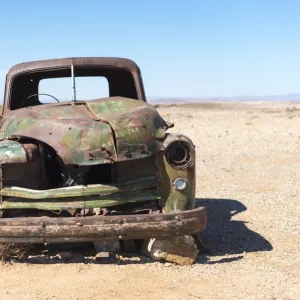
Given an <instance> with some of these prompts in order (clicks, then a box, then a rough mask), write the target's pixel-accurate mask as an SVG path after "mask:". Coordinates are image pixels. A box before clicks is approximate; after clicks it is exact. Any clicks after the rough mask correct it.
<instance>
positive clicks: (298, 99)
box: [148, 93, 300, 104]
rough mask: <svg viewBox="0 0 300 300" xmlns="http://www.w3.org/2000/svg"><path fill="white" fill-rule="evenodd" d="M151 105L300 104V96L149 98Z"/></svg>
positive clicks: (295, 94) (293, 94)
mask: <svg viewBox="0 0 300 300" xmlns="http://www.w3.org/2000/svg"><path fill="white" fill-rule="evenodd" d="M148 100H149V102H151V103H157V104H159V103H182V102H184V103H187V102H189V103H196V102H219V101H238V102H246V101H251V102H252V101H254V102H257V101H263V102H265V101H274V102H275V101H276V102H300V94H297V93H291V94H284V95H269V96H232V97H197V98H196V97H186V98H176V97H149V98H148Z"/></svg>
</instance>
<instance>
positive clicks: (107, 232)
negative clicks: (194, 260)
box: [0, 207, 207, 243]
mask: <svg viewBox="0 0 300 300" xmlns="http://www.w3.org/2000/svg"><path fill="white" fill-rule="evenodd" d="M206 221H207V216H206V210H205V208H204V207H200V208H196V209H192V210H187V211H183V212H177V213H162V214H150V215H121V216H92V217H70V218H46V217H32V218H31V217H28V218H2V219H0V242H1V243H60V242H63V243H66V242H89V241H95V240H101V239H145V238H152V237H163V238H164V237H172V236H173V237H174V236H179V235H187V234H188V235H189V234H194V233H198V232H202V231H204V229H205V226H206Z"/></svg>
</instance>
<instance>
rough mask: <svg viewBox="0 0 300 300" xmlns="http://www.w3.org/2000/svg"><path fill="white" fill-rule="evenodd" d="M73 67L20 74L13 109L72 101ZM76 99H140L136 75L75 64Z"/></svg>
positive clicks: (11, 102)
mask: <svg viewBox="0 0 300 300" xmlns="http://www.w3.org/2000/svg"><path fill="white" fill-rule="evenodd" d="M71 75H72V74H71V67H70V68H64V69H59V70H58V69H50V70H40V71H39V70H37V71H35V72H31V73H23V74H19V75H17V76H16V77H15V78H14V80H13V83H12V87H11V98H10V109H11V110H14V109H19V108H22V107H28V106H36V105H43V104H49V103H56V102H66V101H72V96H73V87H72V77H71ZM74 75H75V82H76V100H77V101H89V100H94V99H99V98H104V97H115V96H120V97H126V98H132V99H138V96H137V91H136V87H135V81H134V77H133V75H132V73H131V72H129V71H128V70H126V69H121V68H106V69H104V68H103V67H102V68H95V67H75V71H74Z"/></svg>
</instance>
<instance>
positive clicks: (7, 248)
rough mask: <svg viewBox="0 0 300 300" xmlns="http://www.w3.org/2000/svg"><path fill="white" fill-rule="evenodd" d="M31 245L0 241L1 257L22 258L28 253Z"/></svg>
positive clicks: (3, 258)
mask: <svg viewBox="0 0 300 300" xmlns="http://www.w3.org/2000/svg"><path fill="white" fill-rule="evenodd" d="M30 248H31V245H29V244H14V243H10V244H2V243H0V259H1V260H7V259H9V258H11V257H17V258H22V257H24V255H25V254H26V253H28V251H29V249H30Z"/></svg>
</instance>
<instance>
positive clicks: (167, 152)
mask: <svg viewBox="0 0 300 300" xmlns="http://www.w3.org/2000/svg"><path fill="white" fill-rule="evenodd" d="M71 66H72V67H73V68H74V70H75V74H76V72H77V73H78V76H91V75H93V76H95V75H97V76H103V77H106V78H107V80H108V82H109V87H110V92H109V93H110V94H109V97H107V98H102V99H96V100H90V101H80V100H79V101H76V102H74V101H66V102H64V103H49V104H42V103H40V102H39V100H38V98H37V99H36V100H32V95H38V85H39V82H40V81H41V80H43V79H45V78H60V77H64V76H65V77H67V76H69V75H68V74H69V73H70V70H69V68H70V67H71ZM74 66H75V67H74ZM52 93H53V94H54V93H55V91H52ZM0 126H1V127H0V199H1V203H0V211H1V216H2V218H0V242H20V243H26V242H41V241H43V242H61V241H64V242H68V241H72V242H73V241H76V240H78V241H90V240H95V239H102V238H119V239H129V238H143V237H145V238H146V237H156V236H163V237H166V236H173V235H183V234H194V233H197V232H199V231H203V230H204V228H205V224H206V213H205V209H204V208H200V209H194V200H195V149H194V145H193V143H192V141H191V140H190V139H189V138H187V137H186V136H183V135H180V134H168V133H167V132H166V131H167V130H168V128H169V127H170V126H171V125H170V123H168V122H166V121H165V120H164V119H163V118H162V117H161V116H160V115H159V113H158V112H157V110H156V109H155V108H153V107H152V106H151V105H149V104H148V103H147V102H146V99H145V93H144V90H143V83H142V78H141V75H140V71H139V69H138V67H137V66H136V64H135V63H133V62H132V61H130V60H126V59H117V58H75V59H62V60H49V61H42V62H33V63H26V64H21V65H17V66H15V67H13V68H12V69H11V70H10V72H9V74H8V76H7V80H6V93H5V102H4V107H3V115H2V117H1V120H0ZM45 217H50V218H46V219H45Z"/></svg>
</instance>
